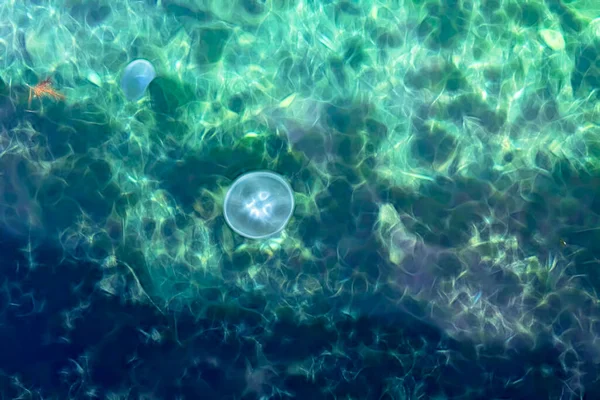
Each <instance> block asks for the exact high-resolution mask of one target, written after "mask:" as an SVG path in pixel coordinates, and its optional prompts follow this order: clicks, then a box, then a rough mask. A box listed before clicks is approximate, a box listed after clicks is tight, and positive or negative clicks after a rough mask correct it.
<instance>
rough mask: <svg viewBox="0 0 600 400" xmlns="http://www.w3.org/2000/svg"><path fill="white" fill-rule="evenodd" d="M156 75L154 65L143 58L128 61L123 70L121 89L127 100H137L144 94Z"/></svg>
mask: <svg viewBox="0 0 600 400" xmlns="http://www.w3.org/2000/svg"><path fill="white" fill-rule="evenodd" d="M155 77H156V71H155V70H154V66H152V64H151V63H150V62H149V61H147V60H143V59H139V60H134V61H132V62H130V63H129V64H128V65H127V66H126V67H125V70H124V71H123V77H122V78H121V89H122V90H123V92H124V93H125V97H126V98H127V100H129V101H137V100H139V99H141V98H142V97H143V96H144V93H145V92H146V89H147V88H148V85H149V84H150V82H152V80H153V79H154V78H155Z"/></svg>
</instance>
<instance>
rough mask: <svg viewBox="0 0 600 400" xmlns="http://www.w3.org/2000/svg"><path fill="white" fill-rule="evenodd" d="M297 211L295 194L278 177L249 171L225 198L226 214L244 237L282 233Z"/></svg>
mask: <svg viewBox="0 0 600 400" xmlns="http://www.w3.org/2000/svg"><path fill="white" fill-rule="evenodd" d="M293 211H294V192H293V191H292V188H291V186H290V185H289V183H287V181H286V180H285V179H284V178H283V177H282V176H281V175H279V174H276V173H274V172H270V171H255V172H249V173H247V174H244V175H242V176H240V177H238V178H237V179H236V180H235V181H234V182H233V184H232V185H231V187H230V188H229V190H228V191H227V194H226V195H225V202H224V204H223V214H224V216H225V221H226V222H227V224H228V225H229V227H230V228H231V229H232V230H233V231H234V232H236V233H238V234H239V235H241V236H244V237H247V238H250V239H262V238H267V237H270V236H273V235H275V234H277V233H279V232H280V231H281V230H283V228H285V226H286V225H287V223H288V221H289V219H290V217H291V216H292V213H293Z"/></svg>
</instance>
